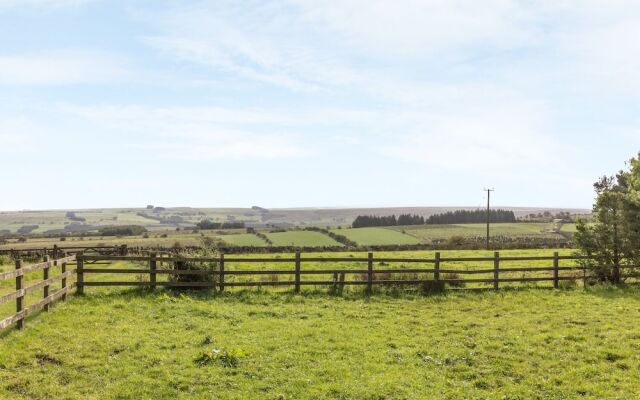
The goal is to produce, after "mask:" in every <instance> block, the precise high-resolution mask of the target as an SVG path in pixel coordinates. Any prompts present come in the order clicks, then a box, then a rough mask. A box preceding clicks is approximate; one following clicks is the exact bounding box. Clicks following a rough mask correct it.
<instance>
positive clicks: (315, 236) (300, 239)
mask: <svg viewBox="0 0 640 400" xmlns="http://www.w3.org/2000/svg"><path fill="white" fill-rule="evenodd" d="M266 235H267V237H268V238H269V239H270V240H271V241H272V242H273V245H274V246H342V245H341V244H340V243H338V242H336V241H335V240H333V239H332V238H330V237H329V236H327V235H325V234H323V233H320V232H312V231H287V232H275V233H266Z"/></svg>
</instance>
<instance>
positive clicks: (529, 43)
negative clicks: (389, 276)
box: [0, 0, 640, 210]
mask: <svg viewBox="0 0 640 400" xmlns="http://www.w3.org/2000/svg"><path fill="white" fill-rule="evenodd" d="M639 39H640V2H637V1H627V0H606V1H595V0H583V1H563V0H541V1H511V0H485V1H475V0H468V1H467V0H420V1H419V0H394V1H388V0H384V1H379V0H341V1H326V0H323V1H320V0H308V1H305V0H276V1H252V0H246V1H237V0H235V1H159V0H154V1H117V0H116V1H114V0H112V1H106V0H105V1H100V0H0V181H1V186H0V187H1V188H2V189H1V191H2V195H1V196H0V210H21V209H52V208H91V207H134V206H143V207H144V206H145V205H146V204H155V205H163V206H193V207H250V206H252V205H260V206H263V207H361V206H362V207H365V206H367V207H375V206H481V205H482V204H484V202H485V201H486V200H485V196H486V194H485V192H483V189H484V188H485V187H492V188H495V192H494V193H493V194H492V201H493V202H494V203H495V204H497V205H504V206H531V207H581V208H590V207H591V204H592V202H593V197H594V196H593V189H592V184H593V182H594V181H595V180H596V179H597V178H598V177H599V176H602V175H604V174H613V173H615V172H616V171H617V170H619V169H621V168H624V166H625V160H628V159H629V158H631V157H632V156H634V155H636V154H637V153H638V151H639V150H640V125H639V122H640V113H639V112H638V111H639V109H640V46H638V40H639Z"/></svg>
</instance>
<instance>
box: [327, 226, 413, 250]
mask: <svg viewBox="0 0 640 400" xmlns="http://www.w3.org/2000/svg"><path fill="white" fill-rule="evenodd" d="M332 231H333V232H335V233H337V234H340V235H344V236H346V237H347V238H349V239H351V240H353V241H354V242H356V243H358V244H359V245H362V246H379V245H387V244H391V245H392V244H418V243H420V242H419V241H418V240H417V239H416V238H414V237H412V236H409V235H405V234H403V233H401V232H398V231H396V230H393V229H389V228H356V229H353V228H347V229H333V230H332Z"/></svg>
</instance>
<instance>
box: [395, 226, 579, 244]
mask: <svg viewBox="0 0 640 400" xmlns="http://www.w3.org/2000/svg"><path fill="white" fill-rule="evenodd" d="M572 226H573V227H575V224H567V225H565V226H564V227H563V228H564V229H563V231H564V230H566V232H571V229H574V230H575V228H572ZM552 227H553V225H552V224H544V223H515V224H511V223H502V224H491V226H490V233H491V236H507V237H514V238H515V237H534V238H549V239H554V238H557V239H562V236H561V235H558V234H556V233H550V232H545V231H546V230H549V229H551V228H552ZM391 229H394V230H397V231H404V232H405V233H406V234H408V235H411V236H413V237H415V238H417V239H418V240H419V241H420V242H421V243H429V242H431V241H432V240H436V239H447V238H450V237H451V236H463V237H484V236H485V235H486V233H487V230H486V229H487V226H486V224H456V225H414V226H402V227H392V228H391Z"/></svg>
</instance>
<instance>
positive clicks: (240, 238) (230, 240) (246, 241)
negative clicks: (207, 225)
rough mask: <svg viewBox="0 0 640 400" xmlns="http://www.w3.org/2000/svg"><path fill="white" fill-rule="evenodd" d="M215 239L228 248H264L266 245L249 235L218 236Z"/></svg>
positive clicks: (254, 236)
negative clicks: (228, 246) (222, 242)
mask: <svg viewBox="0 0 640 400" xmlns="http://www.w3.org/2000/svg"><path fill="white" fill-rule="evenodd" d="M216 238H218V239H220V240H222V241H224V242H225V243H226V244H227V245H230V246H257V247H261V246H266V245H267V243H266V242H265V241H264V240H262V239H260V238H259V237H257V236H256V235H254V234H251V233H239V234H232V235H218V236H216Z"/></svg>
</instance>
